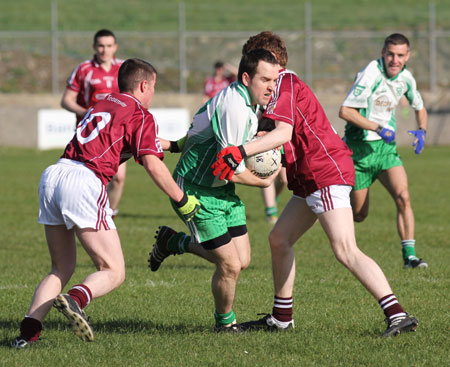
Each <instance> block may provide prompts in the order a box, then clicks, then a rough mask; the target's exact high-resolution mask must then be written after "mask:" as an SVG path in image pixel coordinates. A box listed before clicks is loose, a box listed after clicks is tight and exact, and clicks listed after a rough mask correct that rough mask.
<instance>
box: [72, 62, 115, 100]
mask: <svg viewBox="0 0 450 367" xmlns="http://www.w3.org/2000/svg"><path fill="white" fill-rule="evenodd" d="M122 62H123V60H118V59H113V60H112V65H111V69H110V70H109V71H106V70H105V69H103V68H102V66H101V65H100V64H99V63H98V62H97V61H96V59H95V57H94V58H93V59H92V60H88V61H84V62H82V63H81V64H80V65H78V66H77V67H76V68H75V70H74V71H73V72H72V74H71V75H70V77H69V79H67V88H69V89H70V90H73V91H74V92H77V93H78V96H77V103H78V104H79V105H80V106H83V107H84V108H89V107H91V106H92V105H93V104H94V103H96V102H98V101H100V100H102V99H104V98H105V97H106V96H107V95H108V94H110V93H112V92H117V93H118V92H119V87H118V85H117V74H118V73H119V68H120V65H122Z"/></svg>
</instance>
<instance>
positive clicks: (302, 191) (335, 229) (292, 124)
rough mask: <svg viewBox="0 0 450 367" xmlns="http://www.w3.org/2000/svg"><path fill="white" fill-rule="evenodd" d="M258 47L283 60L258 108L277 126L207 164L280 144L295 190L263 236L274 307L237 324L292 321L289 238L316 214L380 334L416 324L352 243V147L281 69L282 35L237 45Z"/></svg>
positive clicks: (223, 169)
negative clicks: (376, 315) (373, 302)
mask: <svg viewBox="0 0 450 367" xmlns="http://www.w3.org/2000/svg"><path fill="white" fill-rule="evenodd" d="M261 47H262V48H265V49H267V50H269V51H271V52H272V53H273V54H274V55H275V56H276V58H277V60H278V62H279V64H280V66H281V67H282V68H283V69H282V70H281V71H280V76H279V78H278V82H277V86H276V88H275V92H274V94H273V95H272V99H271V101H270V102H269V104H268V105H267V108H266V111H265V113H264V115H263V117H265V118H270V119H273V120H274V121H275V124H276V128H275V129H274V130H273V131H271V132H269V133H267V134H266V135H264V136H263V137H261V138H260V139H257V140H254V141H253V142H250V143H248V144H246V145H244V146H243V147H242V146H241V147H228V148H225V149H223V150H222V152H221V153H219V155H218V158H219V159H218V161H216V163H215V164H214V165H213V169H214V170H215V171H214V173H215V174H219V173H220V174H221V175H220V178H225V177H228V179H230V178H231V177H232V175H233V170H232V169H230V166H231V165H229V163H230V162H231V163H233V164H236V163H239V162H240V161H241V160H242V155H241V154H240V152H242V150H243V149H244V152H245V153H244V155H252V154H256V153H259V152H263V151H266V150H268V149H271V148H274V147H277V146H279V145H281V144H284V150H285V158H286V169H287V177H288V187H289V189H290V190H292V191H293V196H292V198H291V200H290V201H289V202H288V204H287V206H286V208H285V209H284V210H283V212H282V213H281V216H280V218H279V219H278V221H277V222H276V224H275V226H274V228H273V230H272V231H271V233H270V236H269V242H270V248H271V252H272V270H273V278H274V287H275V296H274V305H273V309H272V314H267V315H266V316H265V317H263V318H262V319H260V320H256V321H249V322H246V323H243V324H241V326H242V327H243V328H244V329H269V330H273V329H275V330H277V329H287V328H290V327H294V320H293V318H292V296H293V288H294V279H295V257H294V249H293V245H294V244H295V242H296V241H297V240H298V239H299V238H300V237H301V236H302V235H303V234H304V233H305V232H306V231H307V230H308V229H310V228H311V227H312V226H313V224H314V223H316V222H317V220H318V221H319V222H320V224H321V226H322V228H323V229H324V231H325V234H326V235H327V236H328V239H329V241H330V244H331V247H332V249H333V252H334V254H335V256H336V258H337V259H338V260H339V261H340V262H341V263H342V264H343V265H344V266H345V267H346V268H347V269H349V270H350V271H351V272H352V274H353V275H354V276H355V277H356V278H357V279H358V280H359V281H360V282H361V283H362V284H363V285H364V286H365V287H366V289H367V290H368V291H369V292H370V293H371V294H372V295H373V296H374V297H375V298H376V299H377V300H378V302H379V304H380V307H381V308H382V309H383V311H384V313H385V316H386V321H387V324H388V327H387V329H386V331H385V332H384V334H383V335H384V336H394V335H397V334H399V333H400V332H406V331H412V330H415V329H416V328H417V325H418V321H417V319H416V318H415V317H412V316H410V315H409V314H408V313H406V312H405V311H404V309H403V308H402V306H401V305H400V303H399V302H398V301H397V298H396V297H395V295H394V294H393V292H392V290H391V288H390V285H389V283H388V281H387V279H386V277H385V276H384V274H383V272H382V270H381V269H380V267H379V266H378V265H377V264H376V263H375V262H374V261H373V260H372V259H371V258H369V257H368V256H367V255H365V254H364V253H363V252H361V251H360V250H359V248H358V247H357V244H356V239H355V233H354V224H353V214H352V208H351V205H350V192H351V189H352V186H353V185H354V177H355V172H354V167H353V162H352V158H351V151H350V149H349V148H348V147H347V146H346V145H345V143H344V142H343V141H342V139H341V138H340V137H339V136H338V135H337V134H336V132H335V131H334V129H333V127H332V126H331V124H330V122H329V121H328V119H327V117H326V115H325V113H324V111H323V109H322V106H321V105H320V103H319V102H318V100H317V99H316V97H315V96H314V94H313V93H312V91H311V90H310V89H309V88H308V86H307V85H306V84H304V83H303V81H302V80H300V78H298V76H297V75H295V74H294V73H292V72H290V71H287V70H285V67H286V64H287V59H288V56H287V50H286V47H285V45H284V42H283V40H282V39H281V38H280V37H278V36H277V35H274V34H273V33H271V32H262V33H260V34H258V35H256V36H254V37H251V38H250V39H249V40H248V41H247V43H246V44H245V45H244V47H243V53H246V52H248V51H249V50H251V49H254V48H261ZM242 148H243V149H242ZM238 152H239V153H238Z"/></svg>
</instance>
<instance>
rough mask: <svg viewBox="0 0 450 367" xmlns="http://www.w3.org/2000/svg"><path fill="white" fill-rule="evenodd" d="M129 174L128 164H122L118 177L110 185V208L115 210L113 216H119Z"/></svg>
mask: <svg viewBox="0 0 450 367" xmlns="http://www.w3.org/2000/svg"><path fill="white" fill-rule="evenodd" d="M126 173H127V162H124V163H122V164H121V165H120V166H119V169H118V171H117V173H116V175H115V176H114V177H113V178H112V180H111V182H110V183H109V184H108V197H109V206H110V207H111V209H112V210H113V215H117V213H118V208H119V202H120V199H121V198H122V193H123V188H124V186H125V179H126Z"/></svg>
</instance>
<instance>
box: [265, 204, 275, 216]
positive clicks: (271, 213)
mask: <svg viewBox="0 0 450 367" xmlns="http://www.w3.org/2000/svg"><path fill="white" fill-rule="evenodd" d="M264 212H265V213H266V217H276V216H277V207H276V206H269V207H268V208H266V209H265V210H264Z"/></svg>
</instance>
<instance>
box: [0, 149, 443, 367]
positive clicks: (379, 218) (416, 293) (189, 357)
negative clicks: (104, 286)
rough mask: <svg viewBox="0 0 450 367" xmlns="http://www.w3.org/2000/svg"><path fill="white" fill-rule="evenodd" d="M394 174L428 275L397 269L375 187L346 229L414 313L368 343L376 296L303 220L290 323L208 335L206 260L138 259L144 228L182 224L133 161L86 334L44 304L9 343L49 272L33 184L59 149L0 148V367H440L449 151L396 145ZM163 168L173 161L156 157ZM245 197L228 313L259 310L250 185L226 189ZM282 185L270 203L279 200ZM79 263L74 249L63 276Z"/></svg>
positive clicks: (148, 231) (261, 259)
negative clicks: (26, 339) (154, 263)
mask: <svg viewBox="0 0 450 367" xmlns="http://www.w3.org/2000/svg"><path fill="white" fill-rule="evenodd" d="M400 153H401V154H402V158H403V160H404V163H405V167H406V169H407V172H408V177H409V186H410V193H411V197H412V204H413V208H414V213H415V218H416V239H417V253H418V255H419V256H421V257H423V258H425V259H426V260H427V261H428V262H429V264H430V268H429V269H428V270H419V271H417V270H404V269H403V268H402V261H401V249H400V244H399V239H398V236H397V233H396V225H395V220H396V219H395V217H396V216H395V207H394V203H393V201H392V200H391V198H390V197H389V196H388V194H387V192H386V191H385V190H384V189H383V188H382V187H381V185H380V184H378V183H376V184H375V185H374V186H373V188H372V189H371V210H370V215H369V217H368V218H367V220H366V221H365V222H364V223H361V224H357V225H356V235H357V240H358V244H359V246H360V248H361V249H362V250H363V251H364V252H366V253H367V254H368V255H369V256H371V257H372V258H374V259H375V260H376V261H377V262H378V264H379V265H380V266H381V268H382V269H383V270H384V271H385V273H386V276H387V277H388V279H389V281H390V282H391V285H392V287H393V289H394V292H395V293H396V295H397V296H398V298H399V300H400V302H401V303H402V305H403V306H404V307H405V308H406V309H407V310H408V311H409V312H410V313H412V314H414V315H415V316H416V317H417V318H418V319H419V322H420V324H419V328H418V331H417V332H416V333H410V334H405V335H401V336H400V337H398V338H394V339H382V338H380V337H379V335H380V334H381V333H382V332H383V330H384V328H385V324H384V323H383V317H384V315H383V313H382V312H381V310H380V309H379V307H378V304H377V302H376V301H375V300H374V299H372V297H371V296H370V295H369V294H368V293H367V292H366V291H365V290H364V289H363V287H362V286H361V285H360V284H359V283H358V282H357V281H356V280H355V279H354V278H353V276H352V275H351V274H350V273H349V272H348V271H346V270H345V269H344V268H343V267H342V266H341V265H340V264H338V262H337V261H336V260H335V259H334V256H333V254H332V252H331V250H330V248H329V245H328V242H327V239H326V237H325V235H324V234H323V232H322V230H321V228H320V227H319V226H318V225H316V226H315V227H314V228H313V229H312V230H310V232H308V233H307V234H306V235H305V236H304V237H303V238H302V239H301V240H300V241H299V243H297V244H296V245H295V249H296V260H297V278H296V285H295V293H294V318H295V323H296V329H294V330H293V331H291V332H286V333H265V332H254V333H248V334H244V335H217V334H215V333H214V332H213V331H212V327H213V323H214V319H213V311H214V306H213V299H212V295H211V292H210V278H211V275H212V272H213V266H212V265H211V264H209V263H207V262H205V261H204V260H202V259H200V258H197V257H195V256H193V255H190V254H186V255H183V256H176V257H173V256H172V257H169V258H168V259H167V260H166V261H165V262H164V264H163V265H162V267H161V268H160V270H159V271H158V272H156V273H152V272H151V271H150V270H149V269H148V268H147V258H148V252H149V251H150V250H151V248H152V244H153V236H154V231H155V229H156V228H157V227H158V225H162V224H167V225H170V226H173V227H174V228H176V229H179V230H182V229H183V225H182V223H181V222H180V221H179V220H178V219H177V217H176V216H175V215H174V213H173V212H172V210H171V208H170V205H169V204H168V200H167V198H166V197H164V195H163V194H162V193H160V192H159V191H158V189H157V188H156V186H155V185H154V184H153V183H152V182H151V181H150V179H149V178H148V176H147V175H146V173H145V171H144V169H143V168H142V167H139V166H138V165H137V164H135V163H133V162H130V163H129V164H128V175H127V182H126V187H125V192H124V195H123V199H122V202H121V205H120V213H119V216H118V217H117V219H116V224H117V227H118V230H119V234H120V236H121V240H122V245H123V249H124V254H125V259H126V266H127V279H126V281H125V283H124V284H123V285H122V286H121V287H120V288H119V289H117V290H116V291H114V292H112V293H110V294H108V295H106V296H104V297H101V298H99V299H96V300H94V301H93V302H92V304H91V305H89V306H88V307H87V308H86V313H87V314H88V315H89V316H90V317H91V320H92V326H93V329H94V332H95V338H96V339H95V341H94V342H93V343H83V342H81V341H80V340H79V339H78V338H77V337H75V336H74V334H73V332H72V331H71V329H70V327H69V326H68V323H67V322H66V320H65V319H64V318H63V316H62V315H61V314H60V313H58V312H57V311H56V310H52V311H51V312H50V313H49V315H48V316H47V318H46V320H45V321H44V331H43V333H42V340H41V341H40V342H39V343H37V344H36V345H35V346H33V348H30V349H27V350H15V349H12V348H10V344H11V342H12V340H13V338H14V337H15V336H16V335H17V333H18V327H19V323H20V321H21V319H22V317H23V316H24V314H25V312H26V311H27V308H28V305H29V302H30V300H31V297H32V295H33V291H34V288H35V286H36V285H37V283H38V282H39V281H40V280H41V279H42V277H43V276H44V274H46V272H48V271H49V269H50V263H49V255H48V251H47V248H46V243H45V239H44V234H43V228H42V226H41V225H39V224H37V222H36V218H37V212H38V197H37V188H38V183H39V178H40V175H41V172H42V170H43V169H44V168H45V167H46V166H48V165H50V164H52V163H54V162H56V160H57V159H58V157H59V155H60V154H61V151H60V150H57V151H55V150H54V151H47V152H39V151H36V150H28V149H16V148H0V162H1V163H0V165H1V170H0V172H1V178H0V207H1V208H2V216H1V219H0V244H1V245H0V268H1V278H0V305H1V307H0V365H1V366H30V365H40V366H61V365H67V366H374V367H375V366H405V367H406V366H439V367H440V366H444V365H448V363H449V357H448V347H449V341H448V340H449V339H448V337H449V325H450V315H449V301H448V299H449V298H448V293H449V290H450V280H449V279H450V267H449V266H448V261H449V239H448V235H449V222H448V218H449V217H450V207H449V205H448V201H449V195H448V193H447V189H448V187H450V161H449V159H448V157H449V156H450V148H449V147H428V146H427V147H426V148H425V150H424V153H423V154H422V155H420V156H416V155H415V154H414V153H413V150H412V148H410V147H404V148H401V149H400ZM165 161H166V163H167V164H168V166H169V167H173V166H174V164H175V162H176V156H174V155H172V156H171V155H170V154H167V157H166V160H165ZM238 191H239V193H240V195H241V197H242V198H243V200H244V202H245V203H246V206H247V214H248V228H249V233H250V237H251V241H252V251H253V258H252V264H251V265H250V267H249V268H248V269H247V270H246V271H244V272H243V273H242V274H241V277H240V279H239V284H238V290H237V297H236V302H235V307H234V310H235V312H236V314H237V317H238V321H245V320H249V319H254V318H256V317H257V315H256V314H257V313H258V312H265V313H267V312H270V310H271V307H272V298H273V288H272V275H271V264H270V253H269V246H268V242H267V235H268V233H269V230H270V226H269V225H268V224H267V223H266V222H265V219H264V215H263V205H262V200H261V196H260V193H259V190H258V189H256V188H247V187H239V189H238ZM289 196H290V195H289V193H288V192H284V193H283V195H282V197H281V201H280V206H281V207H282V206H283V205H284V204H285V203H286V202H287V200H288V199H289ZM92 271H93V266H92V264H91V262H90V260H89V258H88V257H87V255H86V254H85V253H84V251H83V250H82V249H81V248H80V249H79V252H78V266H77V269H76V271H75V274H74V276H73V278H72V280H71V281H70V282H69V285H72V284H76V283H77V282H80V281H81V280H82V279H83V278H84V277H85V276H86V275H87V274H89V273H90V272H92Z"/></svg>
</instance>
